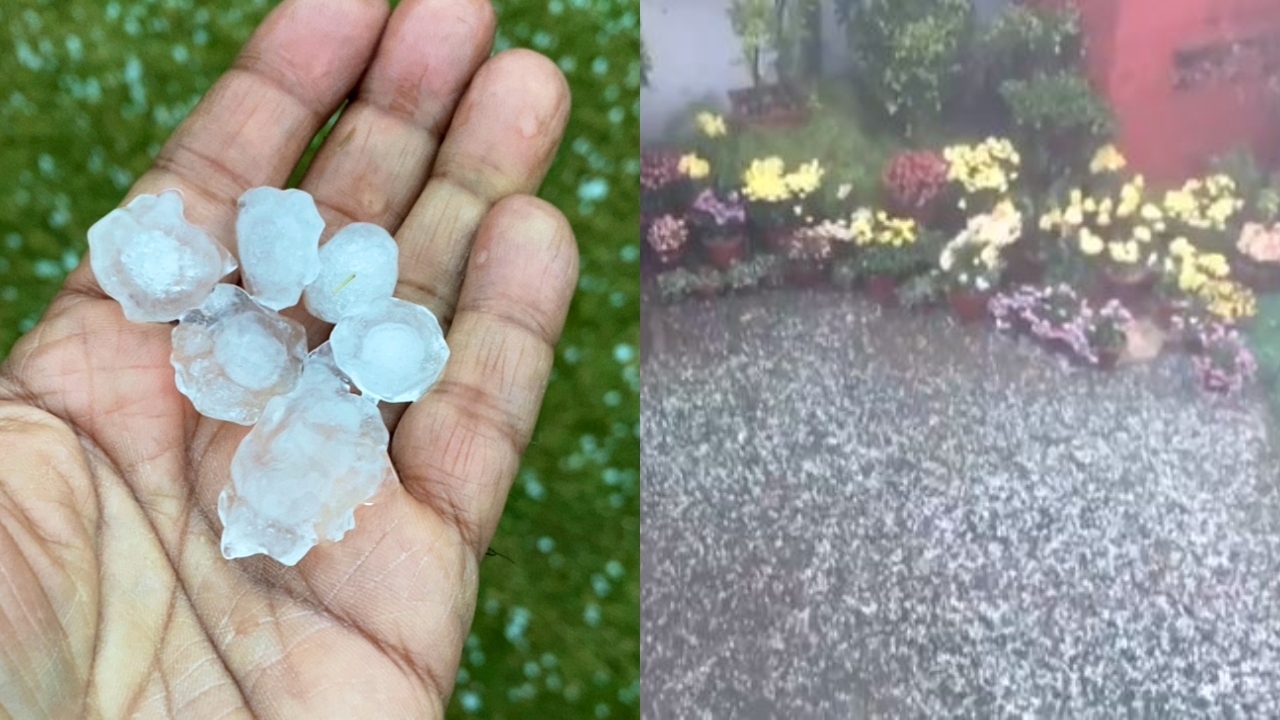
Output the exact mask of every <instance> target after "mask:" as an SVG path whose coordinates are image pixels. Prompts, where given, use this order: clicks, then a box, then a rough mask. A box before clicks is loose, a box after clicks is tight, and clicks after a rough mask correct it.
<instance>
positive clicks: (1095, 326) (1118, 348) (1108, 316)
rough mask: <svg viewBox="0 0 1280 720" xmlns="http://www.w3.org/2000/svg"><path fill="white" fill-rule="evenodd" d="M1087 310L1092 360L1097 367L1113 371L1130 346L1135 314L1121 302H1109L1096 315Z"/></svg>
mask: <svg viewBox="0 0 1280 720" xmlns="http://www.w3.org/2000/svg"><path fill="white" fill-rule="evenodd" d="M1085 310H1086V317H1087V319H1088V322H1089V324H1088V336H1089V346H1090V347H1091V348H1092V351H1093V357H1092V360H1093V362H1094V364H1095V365H1096V366H1097V367H1099V368H1101V369H1103V370H1111V369H1113V368H1115V367H1116V365H1117V364H1119V362H1120V357H1121V356H1122V355H1123V354H1124V351H1125V348H1126V347H1127V346H1128V344H1129V327H1130V326H1131V325H1132V324H1133V314H1132V313H1131V312H1129V310H1128V309H1127V308H1126V307H1125V306H1124V305H1123V304H1122V303H1121V302H1120V301H1119V300H1109V301H1108V302H1107V304H1105V305H1103V306H1102V308H1101V309H1099V310H1098V311H1097V312H1096V313H1094V312H1089V308H1088V307H1087V306H1086V308H1085Z"/></svg>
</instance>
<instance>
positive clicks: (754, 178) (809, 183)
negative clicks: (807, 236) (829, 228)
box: [742, 157, 824, 254]
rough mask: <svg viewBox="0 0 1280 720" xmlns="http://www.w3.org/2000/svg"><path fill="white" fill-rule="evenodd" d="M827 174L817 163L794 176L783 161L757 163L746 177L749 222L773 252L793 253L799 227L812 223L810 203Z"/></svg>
mask: <svg viewBox="0 0 1280 720" xmlns="http://www.w3.org/2000/svg"><path fill="white" fill-rule="evenodd" d="M823 174H824V171H823V168H822V166H821V164H819V163H818V161H817V160H813V161H810V162H807V163H804V164H802V165H800V166H799V167H797V168H796V169H795V170H792V171H790V172H788V171H787V166H786V163H785V162H783V160H782V158H779V157H767V158H759V159H756V160H753V161H752V162H751V164H750V165H749V166H748V167H747V169H746V171H745V172H743V174H742V197H743V198H744V199H745V200H746V203H747V218H748V221H749V223H750V224H751V225H752V226H753V227H754V229H755V231H756V234H757V237H758V238H759V240H760V241H761V244H762V245H764V247H766V248H768V249H769V250H770V251H772V252H775V253H779V254H785V253H787V252H789V251H790V247H791V245H792V237H791V236H792V235H793V233H794V231H795V229H796V228H797V227H799V226H800V225H802V224H805V223H810V222H812V220H813V218H812V215H811V213H810V210H809V208H808V201H809V200H810V198H811V197H812V196H813V195H814V194H815V193H816V192H817V190H818V189H819V188H821V187H822V177H823Z"/></svg>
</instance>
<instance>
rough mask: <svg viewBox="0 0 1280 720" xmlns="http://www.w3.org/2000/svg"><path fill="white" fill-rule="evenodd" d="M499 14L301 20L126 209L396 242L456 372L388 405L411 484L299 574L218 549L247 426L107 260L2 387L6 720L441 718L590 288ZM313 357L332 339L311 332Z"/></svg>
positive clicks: (543, 76) (77, 284) (442, 10)
mask: <svg viewBox="0 0 1280 720" xmlns="http://www.w3.org/2000/svg"><path fill="white" fill-rule="evenodd" d="M493 25H494V17H493V12H492V9H491V8H490V7H489V6H488V3H487V0H465V1H464V0H404V2H402V3H400V5H399V7H398V8H397V9H396V10H395V12H394V14H393V13H391V11H390V9H389V8H388V6H387V3H386V2H385V0H285V2H283V3H282V4H281V5H280V6H279V7H278V8H277V9H276V10H275V11H274V12H273V13H272V15H271V16H270V17H269V18H268V19H267V20H266V21H265V22H264V24H263V26H262V27H261V28H259V30H258V32H257V34H256V35H255V36H254V38H253V39H252V40H251V41H250V43H249V44H248V46H247V47H246V48H245V50H244V52H243V53H242V55H241V57H240V58H239V59H238V60H237V62H236V64H235V66H234V67H233V68H232V69H231V70H230V71H229V72H228V73H227V74H226V75H225V76H224V77H223V78H222V79H221V80H220V81H219V82H218V83H217V84H216V85H215V87H214V88H213V89H212V90H211V91H210V93H209V94H208V96H207V97H206V98H205V100H204V102H203V103H202V104H201V105H200V106H199V107H198V108H197V109H196V110H195V111H194V112H193V113H192V115H191V117H190V118H189V119H188V121H187V122H186V123H185V124H184V125H183V127H182V128H180V129H179V130H178V131H177V133H175V135H174V136H173V138H172V139H171V140H170V142H169V143H168V144H167V145H166V147H165V148H164V150H163V151H162V153H161V155H160V157H159V158H158V159H157V161H156V164H155V167H154V168H153V169H152V170H151V171H150V172H149V173H147V174H146V175H145V176H144V177H143V178H142V179H141V180H139V182H138V184H137V185H136V186H135V187H134V189H133V190H132V192H131V193H130V197H129V198H126V199H125V201H126V202H127V201H128V200H129V199H131V198H132V197H133V196H136V195H137V194H140V193H156V192H159V191H162V190H165V189H168V188H178V189H181V190H182V191H183V192H184V194H185V198H186V204H187V216H188V219H189V220H191V221H192V222H194V223H196V224H198V225H201V226H203V227H205V228H207V229H209V230H210V231H211V232H212V233H213V234H214V235H215V236H217V237H219V238H221V239H223V240H224V241H229V240H230V239H231V238H232V237H233V236H234V222H235V212H236V199H237V198H238V197H239V196H240V195H241V194H242V193H243V192H244V191H245V190H247V189H249V188H251V187H257V186H263V185H274V186H280V185H282V184H283V183H285V182H286V181H287V179H288V177H289V175H290V173H291V171H292V169H293V168H294V167H295V165H296V164H297V162H298V160H299V158H300V157H301V156H302V154H303V152H304V151H305V149H306V148H307V146H308V144H309V142H310V140H311V139H312V137H313V136H314V135H315V133H316V132H317V131H318V130H319V129H320V128H321V127H322V126H323V124H324V122H325V121H326V119H327V118H328V117H329V116H330V115H331V114H332V113H333V112H334V111H335V110H336V109H337V108H338V107H339V105H340V104H341V103H342V101H343V100H344V99H346V98H347V97H348V96H349V95H350V96H351V102H350V104H349V105H348V106H347V108H346V110H345V112H344V113H343V115H342V117H341V119H340V120H339V122H338V123H337V125H336V127H335V128H334V130H333V132H332V133H331V135H330V136H329V138H328V140H327V141H326V142H325V144H324V146H323V147H322V148H321V150H320V152H319V154H318V155H317V157H316V159H315V161H314V163H313V164H312V165H311V167H310V169H309V170H308V173H307V175H306V177H305V179H304V180H303V182H302V185H301V187H302V188H303V189H305V190H307V191H309V192H310V193H312V195H314V196H315V198H316V201H317V204H318V205H319V206H320V208H321V212H322V214H323V215H324V216H325V219H326V221H327V222H328V224H329V227H330V232H332V231H333V230H334V229H336V228H338V227H341V226H343V225H346V224H348V223H351V222H357V221H362V222H374V223H378V224H381V225H383V226H384V227H386V228H388V229H389V230H391V231H392V232H393V233H394V234H395V235H396V237H397V241H398V242H399V244H400V248H401V255H400V257H401V261H400V269H401V277H400V284H399V287H398V288H397V295H398V296H400V297H403V298H405V299H408V300H412V301H414V302H419V303H421V304H423V305H426V306H427V307H429V308H430V309H431V310H432V311H434V312H435V313H436V314H437V315H438V316H439V317H440V318H441V320H442V323H443V324H444V325H445V327H446V328H447V331H448V338H449V343H450V346H451V349H452V358H451V360H450V362H449V365H448V367H447V368H446V369H445V374H444V376H443V377H442V379H441V381H440V383H439V384H438V385H437V386H436V387H435V389H433V390H432V392H431V393H429V394H428V395H427V396H426V397H425V398H423V399H422V400H421V401H419V402H418V403H415V404H414V405H412V406H409V407H408V408H407V409H406V408H398V409H393V410H392V411H390V412H389V413H388V414H389V416H390V417H389V419H390V420H391V421H392V422H393V423H394V431H393V435H392V443H391V456H392V460H393V463H394V465H395V467H396V470H397V473H398V475H399V478H400V483H399V484H398V485H395V486H393V487H391V488H389V489H388V490H387V491H386V492H385V493H383V495H382V496H380V497H379V498H378V499H377V501H376V502H375V503H374V504H372V505H370V506H367V507H363V508H360V509H359V510H358V511H357V514H356V519H357V525H356V528H355V530H353V531H351V532H350V533H349V534H348V535H347V537H346V538H345V539H344V540H343V541H342V542H341V543H338V544H325V545H321V546H320V547H317V548H316V549H314V550H312V551H311V553H310V554H308V555H307V556H306V557H305V558H304V559H303V560H302V561H301V562H300V563H299V564H298V565H297V567H293V568H286V567H282V566H280V565H278V564H276V563H275V562H274V561H272V560H269V559H266V558H263V557H261V556H259V557H256V558H252V559H248V560H243V561H236V562H228V561H226V560H224V559H223V558H222V556H221V554H220V551H219V535H220V533H221V526H220V523H219V521H218V517H217V512H216V509H215V508H216V500H217V496H218V493H219V492H220V491H221V490H222V488H223V487H225V486H226V484H227V482H228V467H229V464H230V460H231V456H232V454H233V453H234V452H235V449H236V446H237V444H238V443H239V441H240V439H241V438H243V437H244V435H245V434H246V432H247V428H243V427H240V426H236V425H229V424H226V423H221V422H216V421H212V420H208V419H204V418H201V417H200V416H199V415H198V414H197V413H196V412H195V411H194V410H193V409H192V407H191V405H190V403H189V402H188V401H187V400H186V398H184V397H183V396H182V395H180V394H179V393H178V392H177V390H176V389H175V387H174V379H173V370H172V368H171V366H170V365H169V350H170V341H169V332H170V329H169V327H167V326H163V325H135V324H131V323H128V322H126V321H125V319H124V317H123V315H122V314H121V311H120V308H119V306H118V305H116V304H115V303H114V302H112V301H111V300H109V299H107V298H105V297H104V296H103V295H102V293H101V291H100V289H99V288H98V286H97V284H96V282H95V280H94V278H93V276H92V273H91V272H90V271H89V269H88V264H87V263H82V264H81V267H80V268H79V269H77V270H76V271H75V272H74V273H73V274H72V276H71V277H70V278H69V279H68V282H67V286H66V287H65V288H64V290H63V292H62V293H61V294H60V295H59V296H58V298H57V299H56V300H55V302H54V303H53V305H52V306H51V307H50V309H49V311H48V312H47V314H46V316H45V318H44V319H43V321H42V322H41V323H40V324H39V325H37V326H36V328H35V329H34V330H33V331H32V332H31V333H29V334H28V335H27V336H26V337H25V338H24V339H23V340H22V341H21V342H20V343H19V344H18V345H17V346H16V347H15V348H14V351H13V353H12V355H11V357H10V358H9V360H8V361H7V362H6V364H5V365H3V367H2V368H0V717H12V718H23V719H25V718H43V717H51V718H63V717H102V718H116V717H126V716H128V717H153V716H161V717H176V716H182V717H187V718H206V717H208V718H212V717H217V718H224V717H263V718H290V719H292V718H330V717H332V718H363V717H369V718H430V717H441V716H443V714H444V708H445V705H446V703H447V699H448V697H449V693H450V691H451V689H452V686H453V679H454V674H455V673H456V671H457V666H458V659H459V655H460V653H461V649H462V644H463V641H464V639H465V637H466V634H467V631H468V628H469V627H470V623H471V619H472V613H473V610H474V605H475V596H476V585H477V576H478V568H479V562H480V558H481V557H482V556H483V554H484V552H485V549H486V548H487V546H488V542H489V539H490V538H491V537H492V534H493V532H494V530H495V528H496V526H497V522H498V519H499V516H500V515H501V512H502V506H503V504H504V502H505V499H506V494H507V490H508V488H509V486H510V483H511V479H512V477H513V476H514V474H515V471H516V469H517V465H518V463H519V459H520V455H521V454H522V452H523V450H524V447H525V445H526V444H527V442H528V439H529V436H530V434H531V433H532V429H533V425H534V422H535V420H536V416H537V413H538V407H539V405H540V403H541V399H542V393H543V390H544V389H545V385H546V382H547V378H548V375H549V372H550V368H551V363H552V358H553V346H554V344H555V342H556V340H557V338H558V336H559V333H560V330H561V328H562V325H563V322H564V317H565V314H566V312H567V309H568V305H569V301H570V298H571V296H572V293H573V288H574V286H575V284H576V276H577V251H576V247H575V245H574V241H573V237H572V232H571V231H570V229H569V227H568V224H567V222H566V221H565V220H564V218H563V216H562V215H560V214H559V213H558V212H556V211H555V210H554V209H553V208H551V207H550V206H548V205H546V204H545V203H542V202H541V201H539V200H536V199H534V198H532V197H530V196H529V195H528V193H532V192H534V191H535V190H536V188H537V186H538V184H539V183H540V182H541V180H542V177H543V176H544V174H545V173H546V171H547V168H548V166H549V164H550V162H551V159H552V157H553V156H554V154H555V150H556V148H557V146H558V144H559V142H560V138H561V135H562V133H563V130H564V123H565V119H566V116H567V114H568V105H569V99H568V91H567V87H566V85H565V82H564V80H563V78H562V77H561V75H560V73H559V72H558V70H557V69H556V68H555V66H554V65H553V64H551V63H550V62H549V61H548V60H546V59H544V58H542V57H541V56H538V55H536V54H533V53H530V52H526V51H511V52H506V53H502V54H499V55H497V56H494V57H492V58H490V57H489V50H490V44H491V41H492V35H493ZM308 330H309V333H310V334H311V338H312V342H313V344H314V343H315V342H317V341H319V340H320V339H322V338H323V336H324V334H325V333H327V328H326V327H325V326H322V325H319V324H316V323H315V322H314V321H312V324H311V325H310V326H309V327H308Z"/></svg>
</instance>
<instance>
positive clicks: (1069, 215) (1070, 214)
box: [1062, 205, 1084, 227]
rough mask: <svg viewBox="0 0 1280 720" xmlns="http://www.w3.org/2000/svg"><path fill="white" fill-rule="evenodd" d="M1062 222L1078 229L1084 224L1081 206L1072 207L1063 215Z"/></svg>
mask: <svg viewBox="0 0 1280 720" xmlns="http://www.w3.org/2000/svg"><path fill="white" fill-rule="evenodd" d="M1062 221H1063V222H1064V223H1066V224H1067V227H1078V226H1080V225H1081V224H1083V223H1084V211H1083V210H1081V209H1080V206H1078V205H1072V206H1071V207H1069V208H1067V212H1066V213H1064V214H1063V216H1062Z"/></svg>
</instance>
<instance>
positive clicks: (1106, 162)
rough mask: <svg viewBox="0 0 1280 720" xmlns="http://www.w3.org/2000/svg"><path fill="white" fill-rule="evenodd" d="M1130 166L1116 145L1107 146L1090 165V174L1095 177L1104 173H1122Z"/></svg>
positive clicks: (1095, 155)
mask: <svg viewBox="0 0 1280 720" xmlns="http://www.w3.org/2000/svg"><path fill="white" fill-rule="evenodd" d="M1126 165H1128V162H1126V161H1125V159H1124V155H1121V154H1120V150H1119V149H1118V148H1116V146H1115V145H1107V146H1105V147H1103V148H1101V149H1100V150H1098V152H1097V153H1096V154H1094V156H1093V160H1092V161H1091V162H1090V163H1089V172H1091V173H1093V174H1094V175H1100V174H1102V173H1115V172H1120V171H1121V170H1123V169H1124V168H1125V166H1126Z"/></svg>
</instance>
